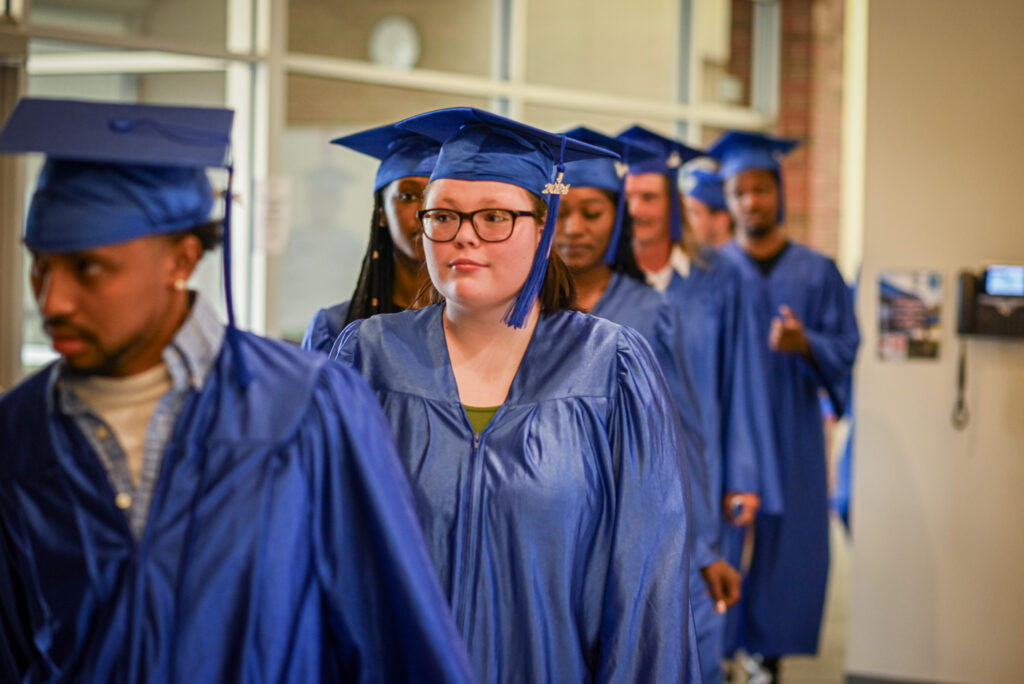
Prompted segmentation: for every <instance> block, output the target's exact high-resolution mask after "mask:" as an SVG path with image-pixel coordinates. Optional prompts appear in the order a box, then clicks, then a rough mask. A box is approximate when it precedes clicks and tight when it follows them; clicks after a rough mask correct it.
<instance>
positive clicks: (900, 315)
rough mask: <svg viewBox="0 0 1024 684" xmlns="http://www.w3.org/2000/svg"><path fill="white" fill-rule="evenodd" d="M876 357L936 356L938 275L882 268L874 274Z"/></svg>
mask: <svg viewBox="0 0 1024 684" xmlns="http://www.w3.org/2000/svg"><path fill="white" fill-rule="evenodd" d="M878 298H879V301H878V356H879V358H881V359H882V360H884V361H902V360H905V359H937V358H938V357H939V341H940V338H941V335H942V316H941V312H942V275H941V274H939V273H937V272H935V271H927V270H908V271H882V272H881V273H880V274H879V276H878Z"/></svg>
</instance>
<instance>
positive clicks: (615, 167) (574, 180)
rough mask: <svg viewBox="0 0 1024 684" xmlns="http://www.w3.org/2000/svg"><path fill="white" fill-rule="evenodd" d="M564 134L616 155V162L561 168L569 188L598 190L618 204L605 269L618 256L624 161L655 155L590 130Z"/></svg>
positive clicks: (600, 160) (626, 169)
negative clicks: (606, 193)
mask: <svg viewBox="0 0 1024 684" xmlns="http://www.w3.org/2000/svg"><path fill="white" fill-rule="evenodd" d="M563 135H567V136H569V137H571V138H575V139H576V140H582V141H583V142H585V143H589V144H591V145H597V146H598V147H603V148H605V149H608V150H611V151H612V152H615V153H617V154H618V155H619V157H620V159H621V160H623V161H619V160H612V159H607V158H601V157H598V158H594V159H581V160H579V161H574V162H569V163H568V164H566V165H565V180H566V182H567V183H568V184H569V185H575V186H577V187H584V188H599V189H601V190H607V191H609V192H614V193H616V194H617V195H618V198H619V201H618V204H617V206H616V207H615V227H614V228H613V229H612V236H611V239H609V241H608V248H607V249H606V250H605V252H604V262H605V263H606V264H608V265H609V266H611V265H613V264H614V263H615V257H616V255H617V254H618V249H619V240H620V239H621V237H622V219H623V216H624V214H625V211H626V187H625V185H626V175H627V173H628V172H629V167H628V163H629V161H627V160H633V161H635V162H640V161H644V160H647V159H651V158H654V157H655V156H656V154H655V153H654V152H653V151H651V150H648V149H646V148H639V147H636V146H634V145H630V144H628V143H625V142H623V141H621V140H616V139H615V138H612V137H609V136H607V135H604V134H603V133H599V132H597V131H595V130H593V129H592V128H587V127H585V126H577V127H576V128H573V129H571V130H568V131H564V132H563Z"/></svg>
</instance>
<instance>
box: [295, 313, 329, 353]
mask: <svg viewBox="0 0 1024 684" xmlns="http://www.w3.org/2000/svg"><path fill="white" fill-rule="evenodd" d="M328 336H329V333H328V332H327V313H326V312H325V311H324V310H323V309H320V310H318V311H317V312H316V313H315V314H313V318H312V320H310V322H309V325H308V326H307V327H306V334H305V335H303V336H302V342H301V343H300V344H299V346H300V347H302V348H303V349H305V350H306V351H318V350H320V349H322V348H323V345H324V344H325V340H326V339H327V338H328ZM328 349H330V347H328Z"/></svg>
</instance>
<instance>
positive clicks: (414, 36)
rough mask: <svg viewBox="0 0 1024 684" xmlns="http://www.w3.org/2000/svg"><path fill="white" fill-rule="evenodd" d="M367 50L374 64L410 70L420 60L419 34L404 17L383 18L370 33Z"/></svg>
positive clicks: (413, 25)
mask: <svg viewBox="0 0 1024 684" xmlns="http://www.w3.org/2000/svg"><path fill="white" fill-rule="evenodd" d="M369 48H370V60H371V61H373V62H374V63H376V64H382V65H384V66H390V67H395V68H396V69H411V68H413V67H414V66H416V62H418V61H419V59H420V34H419V32H418V31H417V30H416V26H415V24H413V23H412V22H411V21H409V20H408V19H406V18H405V17H399V16H393V17H385V18H384V19H381V20H380V21H379V22H377V25H376V26H374V27H373V30H372V31H371V32H370V43H369Z"/></svg>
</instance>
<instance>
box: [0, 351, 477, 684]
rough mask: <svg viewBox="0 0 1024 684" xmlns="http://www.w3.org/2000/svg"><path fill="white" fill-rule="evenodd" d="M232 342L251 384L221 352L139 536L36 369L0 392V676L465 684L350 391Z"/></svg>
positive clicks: (355, 386)
mask: <svg viewBox="0 0 1024 684" xmlns="http://www.w3.org/2000/svg"><path fill="white" fill-rule="evenodd" d="M240 342H241V346H242V348H243V352H244V354H245V356H246V361H247V363H248V364H249V366H250V367H251V369H252V383H251V384H250V385H249V386H248V389H247V390H241V389H239V388H238V386H237V384H236V383H235V382H233V381H232V375H231V366H232V365H233V364H234V363H235V359H234V356H233V350H232V348H231V347H229V346H225V347H224V348H223V349H222V350H221V354H220V357H219V358H218V361H217V363H216V365H215V366H214V369H213V371H212V373H211V375H210V377H209V378H208V379H207V381H206V383H205V384H204V386H203V389H202V391H201V392H193V393H192V394H191V395H190V396H189V398H188V400H187V401H186V405H185V408H184V409H183V411H182V414H181V416H180V418H179V420H178V422H177V425H176V428H175V431H174V435H173V437H172V440H171V443H170V446H169V447H168V450H167V452H166V454H165V456H164V460H163V464H162V467H161V473H160V479H159V481H158V483H157V487H156V490H155V492H154V498H153V502H152V507H151V509H150V514H149V519H148V523H147V527H146V530H145V533H144V535H143V537H142V538H141V539H140V540H138V541H136V540H135V539H134V538H133V537H132V535H131V532H130V530H129V527H128V523H127V520H126V518H125V516H124V514H123V513H122V511H121V510H119V509H118V508H117V507H116V506H115V503H114V496H113V490H112V489H111V487H110V484H109V481H108V479H107V474H106V471H105V470H104V468H103V466H102V465H101V464H100V462H99V460H98V459H97V457H96V454H95V453H94V452H92V450H91V449H90V447H89V444H88V442H87V440H86V439H85V437H84V436H83V435H82V434H81V433H80V432H79V431H78V429H77V428H76V427H75V425H74V424H73V422H72V421H71V420H69V419H68V418H67V417H66V416H62V415H60V414H57V413H54V410H53V402H52V400H51V399H52V398H51V397H48V396H47V372H43V373H39V374H37V375H35V376H33V377H32V378H30V379H29V380H27V381H26V382H24V383H23V384H21V385H20V386H18V387H17V388H15V389H13V390H12V391H10V392H9V393H8V394H7V395H5V396H4V397H2V398H0V443H2V444H3V445H4V452H3V455H2V457H0V681H4V682H8V681H11V682H13V681H25V682H51V681H84V682H131V683H135V682H147V681H148V682H187V683H188V684H193V683H196V682H228V681H265V682H270V681H273V682H320V681H323V682H334V681H341V680H345V681H364V682H369V681H401V680H410V681H412V680H422V681H438V680H441V681H471V680H472V676H473V675H472V672H471V665H470V663H469V660H468V658H467V656H466V654H465V651H464V650H463V648H462V646H461V643H460V639H459V636H458V633H457V631H456V629H455V626H454V624H453V622H452V620H451V617H450V614H449V611H448V608H447V605H446V602H445V598H444V596H443V594H442V592H441V590H440V587H439V586H438V584H437V579H436V576H435V574H434V571H433V568H432V566H431V560H430V558H429V556H428V555H427V551H426V548H425V547H424V545H423V542H422V537H421V535H420V533H419V530H418V524H417V520H416V514H415V511H414V510H413V504H412V501H411V494H410V492H409V489H408V486H407V483H406V481H405V478H404V475H403V473H402V470H401V466H400V464H399V462H398V460H397V458H396V456H395V453H394V447H393V445H392V444H391V441H390V439H389V437H388V426H387V424H386V423H385V421H384V418H383V416H382V415H381V413H380V411H379V410H378V407H377V405H376V402H375V401H374V399H373V396H372V394H370V392H369V390H368V389H367V388H366V386H365V383H363V382H362V381H361V380H360V379H359V378H358V377H356V376H355V375H354V374H352V373H351V372H348V371H346V370H344V369H342V368H340V367H338V366H337V364H333V363H331V362H329V361H328V360H327V359H326V358H324V357H315V356H313V355H310V354H307V353H306V352H300V351H298V350H296V349H294V348H291V347H289V346H288V345H284V344H281V343H277V342H272V341H269V340H264V339H262V338H258V337H255V336H252V335H249V334H246V333H243V334H242V335H241V336H240ZM269 398H272V400H270V399H269Z"/></svg>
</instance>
